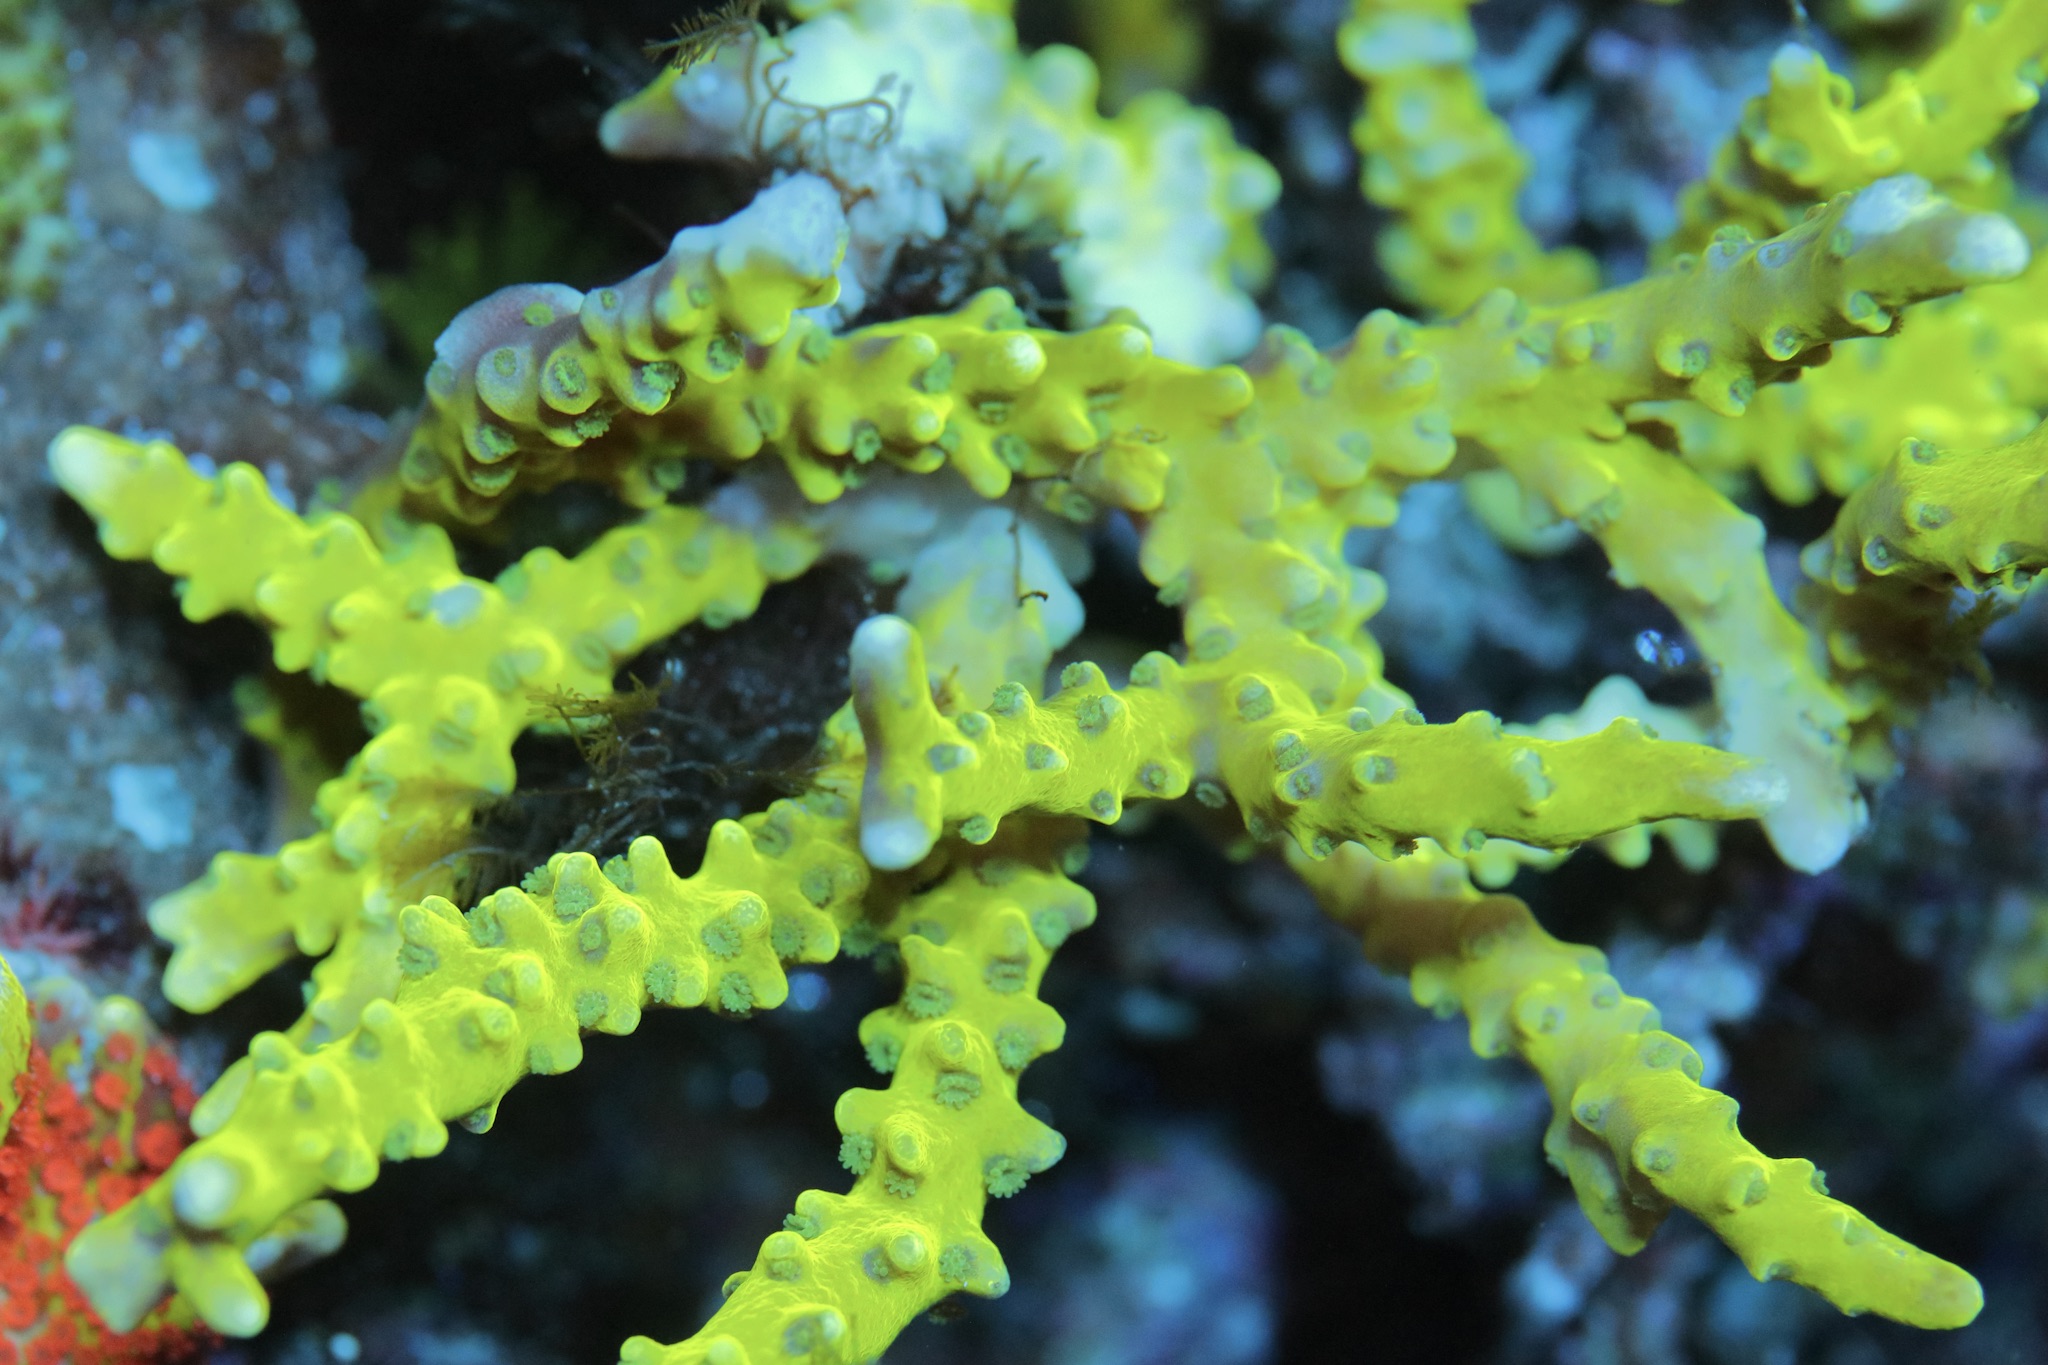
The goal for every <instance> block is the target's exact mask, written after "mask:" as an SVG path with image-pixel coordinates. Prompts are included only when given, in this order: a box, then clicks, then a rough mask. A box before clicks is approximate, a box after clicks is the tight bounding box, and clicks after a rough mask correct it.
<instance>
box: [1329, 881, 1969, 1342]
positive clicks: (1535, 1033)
mask: <svg viewBox="0 0 2048 1365" xmlns="http://www.w3.org/2000/svg"><path fill="white" fill-rule="evenodd" d="M1363 854H1364V850H1363V849H1357V848H1347V849H1344V850H1342V851H1341V852H1340V853H1339V855H1338V856H1337V857H1334V858H1330V859H1328V860H1327V861H1325V862H1322V863H1312V862H1309V861H1307V860H1305V859H1297V860H1296V866H1297V867H1298V868H1299V869H1300V870H1301V872H1302V874H1303V876H1305V877H1306V878H1307V879H1308V881H1309V884H1310V885H1311V886H1312V887H1314V888H1315V890H1316V892H1317V894H1318V895H1319V896H1320V897H1321V898H1322V899H1323V901H1324V903H1325V904H1326V905H1327V906H1328V907H1329V909H1330V912H1331V913H1332V914H1333V915H1335V916H1336V917H1337V918H1338V919H1339V920H1340V921H1342V922H1343V923H1345V924H1346V925H1349V926H1351V927H1353V928H1355V929H1356V930H1357V931H1358V933H1359V935H1360V937H1361V938H1362V939H1363V941H1364V945H1365V954H1366V956H1367V957H1368V958H1370V959H1371V960H1372V961H1373V962H1374V963H1376V964H1378V965H1379V966H1382V967H1384V968H1386V969H1387V970H1389V971H1395V972H1402V973H1405V974H1407V975H1408V976H1409V978H1410V979H1411V981H1412V982H1413V985H1414V991H1415V999H1416V1003H1418V1004H1420V1005H1423V1006H1425V1007H1427V1008H1430V1009H1435V1010H1438V1011H1440V1012H1445V1013H1448V1012H1451V1011H1463V1012H1464V1014H1465V1017H1466V1018H1467V1019H1468V1020H1470V1022H1471V1025H1472V1047H1473V1049H1474V1050H1475V1051H1477V1052H1478V1053H1479V1054H1480V1055H1481V1056H1487V1057H1493V1056H1499V1055H1500V1054H1502V1053H1504V1052H1514V1053H1515V1054H1516V1055H1518V1056H1519V1057H1521V1058H1522V1060H1523V1061H1525V1062H1527V1063H1528V1064H1529V1066H1530V1067H1531V1068H1532V1069H1534V1070H1535V1072H1536V1073H1537V1074H1538V1075H1539V1076H1541V1077H1542V1078H1543V1083H1544V1086H1545V1088H1546V1089H1548V1090H1549V1092H1550V1102H1551V1108H1552V1117H1551V1121H1550V1129H1549V1131H1548V1132H1547V1133H1545V1134H1544V1139H1543V1149H1544V1152H1545V1154H1546V1155H1547V1156H1548V1157H1549V1158H1550V1161H1551V1164H1552V1165H1554V1166H1556V1167H1557V1168H1558V1169H1559V1170H1560V1171H1562V1172H1564V1174H1565V1175H1567V1176H1568V1177H1570V1179H1571V1182H1572V1186H1573V1188H1574V1189H1575V1190H1576V1191H1577V1192H1578V1196H1579V1207H1580V1208H1582V1209H1584V1210H1585V1213H1586V1217H1587V1219H1588V1220H1590V1221H1591V1222H1592V1224H1593V1226H1594V1227H1595V1228H1597V1229H1599V1231H1600V1235H1601V1236H1602V1237H1604V1238H1606V1240H1607V1243H1608V1245H1610V1246H1612V1247H1613V1248H1614V1249H1615V1250H1617V1251H1621V1252H1633V1251H1636V1250H1638V1249H1640V1248H1641V1247H1642V1245H1643V1243H1644V1241H1645V1239H1646V1238H1648V1236H1649V1234H1650V1233H1651V1232H1653V1231H1655V1229H1656V1227H1657V1224H1658V1223H1660V1222H1661V1221H1662V1220H1663V1218H1664V1215H1665V1214H1666V1213H1668V1212H1669V1211H1670V1210H1671V1208H1672V1207H1673V1206H1674V1205H1675V1206H1677V1207H1679V1208H1682V1209H1685V1210H1686V1211H1687V1212H1689V1213H1692V1214H1694V1215H1696V1216H1697V1217H1699V1218H1700V1219H1701V1220H1702V1221H1703V1222H1705V1223H1706V1224H1707V1225H1708V1226H1709V1227H1711V1228H1713V1230H1714V1231H1715V1232H1716V1233H1717V1234H1719V1236H1720V1237H1721V1239H1722V1240H1723V1241H1725V1242H1727V1243H1728V1245H1729V1246H1731V1247H1733V1248H1734V1249H1735V1252H1736V1254H1737V1255H1739V1256H1741V1257H1742V1260H1743V1264H1745V1265H1746V1266H1748V1267H1749V1269H1750V1271H1751V1273H1752V1274H1754V1275H1756V1277H1757V1278H1758V1279H1784V1280H1792V1281H1795V1282H1797V1283H1799V1284H1803V1285H1805V1286H1806V1287H1807V1288H1809V1289H1812V1290H1814V1291H1816V1292H1817V1293H1819V1294H1821V1295H1823V1296H1825V1297H1826V1298H1827V1299H1828V1301H1829V1302H1830V1303H1833V1304H1834V1305H1835V1306H1836V1307H1837V1308H1840V1309H1842V1310H1843V1311H1844V1312H1848V1313H1861V1312H1869V1311H1876V1312H1881V1313H1884V1314H1886V1315H1887V1316H1890V1317H1894V1318H1897V1319H1899V1320H1900V1321H1902V1322H1908V1323H1911V1324H1913V1325H1914V1326H1916V1327H1959V1326H1961V1325H1963V1324H1964V1323H1966V1322H1968V1321H1970V1319H1972V1318H1973V1317H1975V1316H1976V1315H1977V1310H1978V1309H1979V1308H1980V1307H1981V1306H1982V1305H1983V1293H1982V1291H1981V1290H1979V1289H1978V1287H1977V1282H1976V1281H1975V1280H1973V1279H1972V1278H1971V1277H1970V1276H1969V1275H1968V1274H1966V1273H1964V1272H1963V1271H1962V1270H1959V1269H1958V1268H1956V1267H1955V1266H1953V1265H1950V1264H1949V1263H1948V1262H1946V1261H1943V1260H1941V1259H1939V1258H1938V1257H1934V1256H1930V1255H1928V1254H1927V1253H1926V1252H1924V1251H1920V1250H1918V1249H1917V1248H1915V1247H1912V1246H1909V1245H1907V1244H1906V1243H1905V1242H1902V1241H1900V1240H1899V1239H1898V1238H1896V1237H1894V1236H1892V1235H1891V1234H1890V1233H1887V1232H1885V1231H1884V1230H1883V1229H1881V1228H1878V1227H1876V1226H1875V1225H1873V1224H1872V1223H1871V1222H1870V1220H1869V1219H1867V1218H1865V1217H1864V1216H1863V1215H1862V1214H1860V1213H1858V1212H1857V1211H1856V1210H1854V1209H1852V1208H1850V1207H1849V1206H1848V1205H1846V1204H1843V1203H1840V1202H1839V1201H1837V1200H1834V1199H1830V1198H1829V1197H1828V1195H1827V1184H1826V1181H1825V1180H1824V1179H1823V1178H1822V1176H1821V1174H1820V1172H1819V1171H1817V1170H1815V1169H1814V1166H1813V1163H1812V1162H1810V1161H1800V1160H1775V1159H1773V1158H1770V1157H1767V1156H1765V1155H1764V1154H1763V1153H1761V1152H1759V1151H1758V1150H1757V1149H1756V1148H1755V1147H1754V1146H1752V1145H1750V1143H1749V1142H1748V1141H1747V1140H1745V1139H1744V1138H1743V1136H1742V1134H1741V1133H1740V1132H1738V1131H1737V1130H1736V1127H1735V1110H1736V1104H1735V1101H1734V1100H1732V1099H1730V1098H1729V1097H1728V1096H1726V1095H1723V1094H1721V1093H1719V1092H1718V1091H1714V1090H1709V1089H1707V1088H1706V1087H1704V1086H1702V1085H1701V1084H1700V1083H1699V1077H1700V1059H1699V1054H1697V1053H1696V1052H1694V1051H1693V1050H1692V1048H1691V1047H1689V1046H1688V1045H1687V1044H1686V1043H1685V1042H1684V1041H1683V1040H1681V1039H1678V1038H1674V1037H1673V1036H1671V1035H1670V1034H1668V1033H1665V1032H1663V1031H1662V1030H1661V1029H1660V1028H1659V1027H1658V1023H1659V1020H1658V1015H1657V1011H1656V1009H1655V1008H1654V1007H1653V1006H1651V1005H1650V1004H1649V1003H1648V1002H1647V1001H1644V1000H1638V999H1636V998H1635V997H1633V996H1630V995H1625V994H1623V992H1622V990H1621V987H1620V986H1619V985H1617V984H1616V983H1615V980H1614V978H1613V977H1612V976H1610V975H1608V973H1607V963H1606V959H1605V958H1604V957H1603V956H1602V955H1601V954H1600V952H1599V950H1598V949H1595V948H1582V947H1577V946H1575V945H1572V944H1568V943H1560V942H1558V940H1556V939H1554V938H1552V937H1551V936H1550V935H1549V934H1547V933H1545V932H1544V931H1543V930H1542V928H1541V927H1540V926H1538V925H1537V923H1536V921H1535V918H1534V917H1533V916H1531V915H1530V913H1529V910H1528V907H1526V906H1524V905H1523V904H1522V903H1521V902H1520V901H1518V900H1516V899H1515V898H1514V897H1512V896H1481V895H1480V894H1479V893H1478V892H1476V891H1474V890H1473V889H1472V888H1471V886H1470V884H1469V883H1467V882H1466V881H1465V878H1464V872H1463V869H1462V868H1460V867H1459V866H1458V865H1457V864H1456V863H1455V862H1454V861H1452V860H1451V859H1449V858H1447V857H1445V856H1444V855H1443V853H1442V852H1441V851H1439V850H1424V851H1423V852H1420V853H1418V854H1417V855H1416V856H1415V857H1412V858H1409V859H1407V860H1405V861H1404V862H1401V863H1394V864H1389V863H1384V862H1379V861H1376V860H1374V859H1372V858H1369V857H1365V856H1362V855H1363Z"/></svg>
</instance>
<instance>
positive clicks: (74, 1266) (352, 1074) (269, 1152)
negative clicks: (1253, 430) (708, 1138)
mask: <svg viewBox="0 0 2048 1365" xmlns="http://www.w3.org/2000/svg"><path fill="white" fill-rule="evenodd" d="M845 776H847V777H850V774H848V775H845ZM840 781H841V779H840V778H835V777H834V776H833V775H831V774H827V775H826V777H825V778H823V779H821V783H820V785H819V786H818V787H817V788H816V789H814V791H813V792H812V793H811V794H810V795H809V796H807V797H806V798H805V799H804V801H803V802H801V803H798V802H780V803H777V805H776V807H774V808H772V809H771V810H770V812H769V813H768V814H766V815H757V816H752V817H749V819H748V821H747V822H746V824H745V825H744V826H743V825H741V824H740V823H737V822H733V821H722V822H720V823H719V824H718V825H717V826H716V827H715V828H714V829H713V831H712V835H711V843H710V847H709V848H708V849H707V851H706V853H705V857H704V866H703V868H702V869H701V870H700V871H699V872H698V873H697V874H696V875H695V876H693V877H690V878H687V879H684V878H680V877H677V876H676V875H675V873H674V872H673V870H671V868H670V867H669V864H668V859H667V857H666V856H665V855H664V854H663V852H662V849H661V845H660V843H659V842H658V841H657V840H654V839H651V838H641V839H638V840H635V841H634V843H633V846H632V848H631V850H630V851H629V853H628V854H627V856H626V857H625V858H624V859H622V860H619V861H617V862H614V863H612V864H610V865H608V866H609V870H608V871H600V869H599V868H598V865H597V863H596V862H595V860H593V859H592V858H591V857H590V856H589V855H588V854H583V853H573V854H557V855H556V856H555V857H554V858H552V859H550V860H549V862H548V865H547V866H546V868H544V869H541V870H539V871H537V872H536V873H535V874H534V875H533V876H531V877H529V878H528V879H527V883H526V887H525V889H517V888H506V889H503V890H500V891H498V892H495V893H494V894H492V895H491V896H489V897H486V898H485V900H484V901H483V902H482V903H481V904H479V905H478V906H476V907H475V908H473V909H471V910H470V911H469V912H467V913H466V914H465V913H463V912H461V911H458V910H457V909H456V908H455V907H454V906H453V905H451V904H450V903H449V902H447V901H445V900H442V899H440V898H439V897H430V898H429V899H427V900H426V901H424V902H423V903H421V904H418V905H413V906H408V907H407V908H406V909H404V910H403V911H402V912H400V913H399V914H398V916H397V925H398V931H399V935H400V937H401V940H402V945H401V947H400V949H399V953H398V963H399V969H400V972H401V974H402V976H403V981H402V983H401V984H400V986H399V989H398V992H397V995H396V997H395V999H392V1000H373V1001H371V1002H369V1003H368V1004H367V1005H365V1006H364V1007H363V1010H362V1018H361V1021H360V1022H359V1024H358V1025H357V1026H356V1027H355V1028H354V1029H353V1030H351V1031H350V1032H349V1033H348V1034H347V1035H346V1036H344V1037H342V1038H339V1039H337V1040H336V1041H334V1042H332V1043H330V1044H328V1045H326V1046H324V1047H316V1048H312V1049H310V1050H304V1051H302V1050H301V1049H300V1048H299V1047H297V1046H296V1045H294V1043H293V1042H292V1041H291V1040H290V1039H289V1038H287V1037H286V1036H285V1035H283V1034H279V1033H266V1034H262V1035H260V1036H259V1037H258V1038H257V1039H256V1041H255V1042H254V1043H253V1044H252V1045H251V1047H250V1052H249V1056H248V1057H247V1058H246V1059H244V1060H243V1061H240V1062H237V1063H236V1064H235V1065H233V1066H231V1067H230V1068H229V1069H228V1070H227V1072H226V1073H225V1074H224V1075H223V1076H222V1077H221V1079H220V1081H219V1082H218V1083H216V1084H215V1086H214V1087H213V1088H212V1089H211V1090H209V1091H208V1092H207V1094H206V1095H205V1097H204V1098H203V1099H202V1100H201V1101H200V1103H199V1106H198V1108H197V1109H195V1110H194V1112H193V1129H194V1131H195V1132H196V1133H198V1134H199V1135H200V1137H199V1141H197V1142H195V1143H194V1144H193V1145H192V1146H191V1147H190V1148H189V1149H187V1150H186V1151H185V1152H184V1153H183V1154H182V1155H181V1156H180V1157H179V1158H178V1160H177V1161H176V1162H175V1163H174V1164H173V1165H172V1167H171V1169H170V1170H169V1171H167V1172H166V1173H165V1174H164V1177H163V1178H162V1179H160V1180H159V1181H157V1182H156V1183H155V1184H154V1185H152V1186H151V1187H150V1188H149V1190H148V1191H147V1192H145V1193H144V1194H143V1195H142V1196H141V1197H140V1198H138V1199H136V1200H135V1201H134V1202H133V1203H131V1204H129V1205H127V1206H125V1207H123V1208H121V1209H120V1210H118V1211H116V1212H115V1213H112V1214H110V1215H108V1216H107V1217H105V1218H103V1219H101V1220H100V1221H98V1222H96V1223H94V1224H92V1225H91V1226H90V1227H88V1228H87V1229H86V1230H85V1231H84V1232H82V1233H81V1234H80V1235H79V1237H78V1238H77V1239H76V1240H75V1241H74V1242H73V1244H72V1246H71V1249H70V1251H69V1253H68V1254H67V1257H66V1262H65V1263H66V1266H67V1268H68V1269H69V1271H70V1273H71V1276H72V1278H73V1279H74V1280H75V1281H77V1283H78V1285H79V1287H80V1288H82V1289H83V1290H84V1291H85V1292H86V1294H87V1296H88V1297H90V1298H91V1299H92V1300H93V1302H94V1304H95V1306H96V1307H97V1308H98V1309H99V1311H100V1313H101V1315H102V1316H103V1317H105V1318H106V1319H107V1321H108V1322H109V1323H110V1324H114V1325H115V1326H116V1327H117V1328H118V1329H120V1330H126V1328H127V1326H129V1325H132V1324H133V1323H134V1322H136V1321H138V1320H140V1318H141V1316H142V1315H143V1314H144V1313H145V1312H147V1311H148V1309H149V1307H150V1306H151V1305H152V1304H154V1303H155V1302H156V1301H157V1299H158V1298H160V1297H161V1296H162V1295H163V1294H164V1292H166V1290H167V1289H171V1288H175V1289H177V1290H178V1291H179V1292H181V1293H183V1294H184V1295H185V1296H186V1298H187V1299H188V1300H189V1301H190V1302H191V1303H192V1305H193V1307H194V1308H195V1309H196V1310H197V1311H198V1312H199V1314H200V1315H201V1316H202V1317H203V1318H205V1319H206V1320H207V1321H208V1322H209V1323H210V1324H212V1325H213V1326H214V1327H215V1328H216V1329H217V1330H219V1331H222V1332H225V1333H229V1334H231V1335H239V1336H246V1335H249V1334H251V1333H253V1332H255V1331H257V1330H260V1329H261V1327H262V1325H263V1323H264V1321H265V1319H266V1317H267V1314H268V1301H267V1299H266V1297H265V1295H264V1293H263V1290H262V1287H261V1286H260V1285H259V1284H258V1283H257V1282H256V1278H255V1275H254V1273H253V1271H252V1270H251V1269H250V1268H249V1265H248V1264H247V1259H246V1249H247V1248H249V1247H250V1246H251V1244H252V1243H255V1242H257V1241H258V1240H259V1239H260V1238H263V1237H264V1236H266V1235H268V1234H270V1233H271V1231H272V1229H273V1228H275V1227H276V1226H277V1225H278V1224H279V1223H280V1220H284V1219H287V1218H290V1217H291V1216H293V1214H294V1211H295V1210H298V1209H300V1208H302V1207H303V1206H304V1205H305V1204H306V1202H307V1201H308V1200H311V1199H313V1198H314V1197H315V1196H317V1195H319V1194H320V1193H322V1192H323V1191H324V1190H328V1189H335V1190H344V1191H347V1190H359V1189H362V1188H363V1187H364V1186H366V1185H368V1184H370V1183H371V1181H373V1180H375V1179H376V1176H377V1170H378V1167H379V1165H380V1163H381V1162H383V1161H395V1160H403V1159H406V1158H409V1157H424V1156H433V1155H435V1154H436V1153H438V1152H440V1151H441V1149H442V1148H443V1147H444V1146H445V1145H446V1143H447V1140H448V1135H447V1128H446V1124H447V1122H449V1121H450V1120H456V1119H460V1120H462V1121H463V1122H464V1123H465V1124H466V1125H467V1126H469V1127H470V1128H472V1129H474V1130H476V1131H482V1130H483V1129H486V1128H488V1127H489V1126H490V1123H491V1119H492V1117H493V1115H494V1114H495V1112H496V1109H497V1105H498V1102H499V1100H500V1099H502V1098H503V1096H504V1094H505V1093H506V1091H507V1090H509V1089H510V1088H511V1086H512V1085H513V1084H514V1083H515V1082H516V1081H518V1080H519V1079H520V1078H521V1077H522V1076H524V1075H525V1074H526V1073H527V1072H529V1071H534V1072H540V1073H543V1074H547V1073H553V1072H559V1071H566V1070H568V1069H569V1068H571V1067H573V1066H575V1065H576V1064H577V1063H578V1062H579V1061H580V1060H581V1059H582V1055H583V1043H582V1039H581V1034H582V1032H583V1030H586V1029H596V1030H599V1031H601V1032H606V1033H630V1032H632V1031H633V1029H634V1028H635V1027H636V1026H637V1025H638V1023H639V1020H640V1013H641V1009H642V1007H643V1005H645V1004H646V1003H648V1002H650V1001H652V1002H653V1003H655V1004H662V1005H680V1006H693V1005H700V1004H701V1005H708V1006H710V1007H711V1008H714V1009H718V1010H721V1011H724V1012H727V1013H733V1014H745V1013H748V1012H750V1011H752V1010H755V1009H769V1008H773V1007H774V1006H776V1005H779V1004H781V1003H782V1001H783V1000H784V999H785V998H787V995H788V982H787V980H786V978H785V977H784V975H783V970H782V963H784V962H786V961H805V962H817V961H824V960H827V959H829V958H830V957H832V956H833V955H834V953H835V952H836V951H837V950H838V945H839V932H838V928H837V926H836V924H835V921H834V917H833V916H834V914H850V913H851V912H852V911H853V909H855V908H857V906H858V904H859V901H860V898H861V896H862V894H863V893H864V891H865V888H866V883H867V870H866V867H865V866H864V865H863V864H862V863H861V862H860V860H859V858H858V857H856V856H855V855H854V854H853V853H852V852H851V850H850V849H849V848H848V847H847V845H848V843H849V842H850V840H851V837H852V832H853V831H852V808H851V803H850V801H848V800H847V799H846V796H844V795H842V794H841V791H840V787H839V785H838V784H839V782H840Z"/></svg>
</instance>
